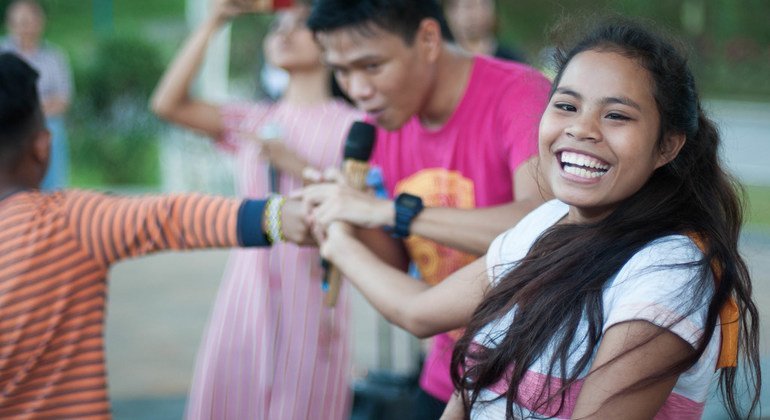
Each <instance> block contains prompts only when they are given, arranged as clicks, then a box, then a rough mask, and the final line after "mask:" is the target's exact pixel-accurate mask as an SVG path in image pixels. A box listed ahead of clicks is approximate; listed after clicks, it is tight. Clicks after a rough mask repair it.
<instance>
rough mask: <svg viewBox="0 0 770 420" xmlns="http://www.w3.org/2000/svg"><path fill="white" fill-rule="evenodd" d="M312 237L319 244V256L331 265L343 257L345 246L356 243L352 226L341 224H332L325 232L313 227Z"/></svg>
mask: <svg viewBox="0 0 770 420" xmlns="http://www.w3.org/2000/svg"><path fill="white" fill-rule="evenodd" d="M313 235H314V236H315V238H316V242H318V243H319V244H320V247H319V249H320V252H321V256H322V257H323V258H325V259H327V260H329V261H331V262H332V263H334V262H336V261H337V259H339V258H341V257H343V256H344V254H345V251H344V249H345V245H347V244H349V243H350V242H352V241H357V239H356V238H355V234H354V231H353V226H351V225H349V224H347V223H343V222H334V223H332V224H331V225H329V228H328V229H327V230H326V231H323V230H322V229H319V227H318V226H314V227H313Z"/></svg>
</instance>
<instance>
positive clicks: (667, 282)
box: [471, 200, 720, 420]
mask: <svg viewBox="0 0 770 420" xmlns="http://www.w3.org/2000/svg"><path fill="white" fill-rule="evenodd" d="M567 211H568V206H567V205H566V204H564V203H562V202H560V201H557V200H553V201H550V202H548V203H545V204H543V205H542V206H540V207H539V208H538V209H536V210H534V211H533V212H532V213H530V214H529V215H527V216H526V217H525V218H524V219H522V221H521V222H519V224H517V225H516V226H515V227H514V228H512V229H510V230H508V231H507V232H505V233H503V234H501V235H500V236H498V237H497V239H495V240H494V242H492V245H491V246H490V248H489V251H488V253H487V270H488V275H489V277H490V281H492V282H493V283H495V282H497V281H499V279H500V278H501V276H503V275H504V274H505V273H506V272H507V271H509V270H510V269H511V268H512V267H514V266H515V263H516V262H517V261H519V260H521V259H522V258H523V257H524V256H525V255H526V254H527V252H528V251H529V249H530V248H531V247H532V245H533V244H534V242H535V240H537V238H538V237H539V236H540V235H541V234H542V233H543V232H544V231H545V230H546V229H548V228H549V227H551V226H552V225H554V224H555V223H556V222H557V221H559V220H560V219H561V218H562V217H564V216H565V215H566V214H567ZM701 258H703V254H702V253H701V251H700V250H699V249H698V247H697V245H696V244H695V243H693V242H692V240H691V239H690V238H688V237H687V236H682V235H672V236H666V237H663V238H659V239H657V240H655V241H653V242H651V243H649V244H648V245H647V246H646V247H644V248H643V249H641V250H640V251H639V252H637V253H636V254H635V255H634V256H632V257H631V259H629V260H628V261H627V262H626V264H625V265H624V266H623V267H622V268H621V270H620V271H619V272H618V274H616V275H615V277H614V278H613V279H611V280H610V281H609V282H608V283H607V284H606V285H605V287H604V291H603V296H602V303H603V307H604V323H603V326H602V331H603V332H604V331H606V330H607V329H608V328H610V327H611V326H613V325H616V324H618V323H621V322H624V321H629V320H645V321H648V322H651V323H653V324H655V325H658V326H660V327H663V328H666V329H668V330H669V331H671V332H673V333H674V334H676V335H678V336H680V337H681V338H682V339H684V340H686V341H687V342H689V343H690V344H692V345H693V346H695V345H696V344H697V341H698V340H699V339H701V337H702V336H703V330H704V327H705V319H706V310H707V309H708V303H709V300H710V299H711V293H707V294H706V296H702V297H701V298H698V299H696V298H695V296H697V295H698V294H697V293H695V292H694V291H693V289H692V288H693V287H694V283H695V282H694V279H696V278H697V277H698V276H700V275H701V273H700V272H699V270H698V269H697V268H696V267H691V266H687V264H688V263H691V262H694V261H699V260H700V259H701ZM709 284H713V279H709ZM712 292H713V291H712ZM694 300H695V301H694ZM693 308H695V310H694V312H692V313H689V312H691V310H692V309H693ZM515 312H516V309H515V308H514V310H513V311H511V312H510V313H509V314H508V315H507V316H505V317H503V318H501V319H500V320H498V321H497V322H495V323H493V324H490V325H488V326H486V327H485V328H483V329H482V330H481V331H480V332H479V334H478V335H477V336H476V338H475V343H476V345H481V346H485V347H487V348H492V347H494V346H496V345H497V344H498V343H499V342H500V340H501V339H502V338H501V337H503V336H504V334H505V331H506V330H507V329H508V326H510V324H511V322H515V316H516V315H515ZM688 313H689V314H688ZM578 329H579V331H578V332H577V333H576V335H575V337H577V338H576V341H575V342H573V343H572V347H571V354H572V357H570V358H569V359H568V361H567V368H568V369H570V367H571V366H574V365H575V363H576V361H577V360H578V358H579V357H580V355H582V354H584V352H585V351H586V347H585V343H584V342H583V341H582V340H581V339H580V338H581V337H586V336H587V331H588V329H587V321H585V320H584V322H583V323H582V324H581V325H580V326H579V327H578ZM719 337H720V328H719V325H717V328H716V330H715V331H714V335H713V336H712V338H711V341H710V342H709V344H708V345H707V347H706V351H705V352H704V353H703V355H702V356H701V358H700V359H699V360H698V362H697V363H696V364H695V366H693V367H691V368H690V369H689V370H687V371H686V372H684V373H682V374H681V375H680V376H679V379H678V380H677V382H676V385H675V386H674V389H673V390H672V392H671V394H670V395H669V397H668V398H667V399H666V401H665V403H664V404H663V406H662V407H661V409H660V410H659V411H658V414H657V415H656V416H655V419H657V420H674V419H676V420H680V419H685V420H686V419H699V418H701V415H702V414H703V409H704V407H705V402H706V397H707V396H708V393H709V389H710V388H709V387H710V386H711V384H712V382H713V381H714V380H715V379H716V374H715V367H716V362H717V357H718V355H719V345H720V338H719ZM599 345H601V341H600V342H599ZM597 348H598V346H597ZM594 356H595V351H594ZM551 357H552V353H551V352H547V353H545V354H543V355H541V356H540V358H538V359H537V360H536V361H535V362H534V364H533V365H532V366H531V367H530V368H529V369H528V371H527V373H526V374H525V376H524V379H523V383H522V385H521V386H520V388H519V390H518V401H517V404H515V405H514V414H517V413H519V414H521V415H523V417H524V418H528V417H529V418H558V419H562V418H571V415H572V412H573V410H574V408H575V403H576V402H577V397H578V395H579V393H580V387H581V385H582V383H583V381H582V379H581V378H584V377H585V375H586V374H587V373H588V372H587V370H588V369H586V371H584V372H581V373H580V374H579V375H578V378H579V379H578V381H577V382H576V383H574V384H573V385H572V386H571V387H570V388H569V390H568V392H567V394H566V396H565V400H564V405H563V406H562V407H561V409H559V403H560V399H559V398H555V399H554V401H555V402H554V403H553V404H546V405H541V404H539V401H542V400H541V399H539V398H540V397H541V395H545V396H548V395H555V393H556V392H557V390H558V389H559V388H560V387H561V386H562V381H563V379H564V377H565V376H566V375H564V374H562V372H561V370H560V368H559V366H558V364H557V366H554V368H553V371H552V372H551V375H550V383H548V381H547V380H548V379H549V377H548V371H549V367H550V360H551ZM589 367H590V363H589ZM504 377H505V376H504ZM546 384H548V386H549V389H548V390H545V387H546ZM507 385H508V384H507V382H505V381H504V380H503V381H500V382H499V383H498V384H496V385H495V386H492V387H490V388H488V389H486V390H485V391H484V392H483V394H482V395H481V400H482V401H486V402H482V403H478V404H476V405H475V406H474V407H473V411H472V413H471V418H472V419H501V418H505V405H506V399H505V393H506V392H507V389H508V386H507ZM501 396H502V398H498V397H501Z"/></svg>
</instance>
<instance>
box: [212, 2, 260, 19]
mask: <svg viewBox="0 0 770 420" xmlns="http://www.w3.org/2000/svg"><path fill="white" fill-rule="evenodd" d="M272 7H273V0H213V4H212V14H213V15H214V16H215V17H217V18H219V19H221V20H230V19H232V18H234V17H235V16H239V15H242V14H246V13H259V12H270V11H272Z"/></svg>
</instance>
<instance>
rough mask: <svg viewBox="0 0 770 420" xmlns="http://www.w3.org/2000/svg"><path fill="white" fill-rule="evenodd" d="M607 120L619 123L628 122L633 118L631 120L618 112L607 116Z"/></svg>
mask: <svg viewBox="0 0 770 420" xmlns="http://www.w3.org/2000/svg"><path fill="white" fill-rule="evenodd" d="M606 118H608V119H610V120H618V121H627V120H630V119H631V118H629V117H627V116H625V115H623V114H618V113H616V112H612V113H610V114H607V117H606Z"/></svg>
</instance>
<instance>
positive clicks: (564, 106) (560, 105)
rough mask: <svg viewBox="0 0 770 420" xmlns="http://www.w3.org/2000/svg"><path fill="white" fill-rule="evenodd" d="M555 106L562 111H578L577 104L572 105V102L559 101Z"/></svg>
mask: <svg viewBox="0 0 770 420" xmlns="http://www.w3.org/2000/svg"><path fill="white" fill-rule="evenodd" d="M553 106H555V107H556V108H557V109H560V110H562V111H567V112H575V111H577V108H576V107H575V106H573V105H570V104H565V103H560V102H557V103H555V104H554V105H553Z"/></svg>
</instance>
